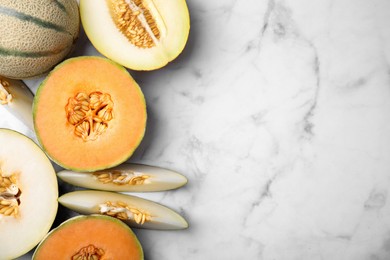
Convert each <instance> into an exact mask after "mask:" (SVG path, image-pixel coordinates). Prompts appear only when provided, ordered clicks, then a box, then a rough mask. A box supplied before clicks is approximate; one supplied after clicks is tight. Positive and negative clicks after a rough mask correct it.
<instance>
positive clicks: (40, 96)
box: [33, 57, 146, 171]
mask: <svg viewBox="0 0 390 260" xmlns="http://www.w3.org/2000/svg"><path fill="white" fill-rule="evenodd" d="M95 91H99V92H102V93H108V94H109V95H110V96H111V99H112V101H113V103H114V107H113V115H114V118H113V119H112V120H111V121H110V122H108V128H107V129H106V131H105V132H104V133H103V134H101V135H100V136H99V137H98V139H97V140H90V141H84V140H82V139H81V138H80V137H78V136H76V135H75V134H74V126H73V125H72V124H70V123H69V122H68V119H67V112H66V109H65V107H66V105H67V103H68V100H69V98H71V97H74V96H75V95H77V93H79V92H83V93H86V94H89V93H92V92H95ZM33 113H34V126H35V130H36V133H37V137H38V140H39V141H40V143H41V145H42V147H43V149H44V150H45V151H46V152H47V154H48V155H49V156H50V157H51V159H52V160H53V161H55V162H56V163H57V164H59V165H61V166H62V167H64V168H67V169H72V170H75V171H93V170H99V169H105V168H108V167H113V166H116V165H118V164H120V163H122V162H124V161H125V160H127V159H128V158H129V157H130V156H131V154H132V153H133V152H134V150H135V149H136V147H137V146H138V145H139V143H140V142H141V140H142V138H143V135H144V132H145V127H146V104H145V99H144V96H143V94H142V92H141V90H140V88H139V86H138V84H137V83H136V82H135V81H134V80H133V78H132V77H131V76H130V74H129V73H128V72H127V71H126V70H125V69H124V68H123V67H121V66H120V65H117V64H116V63H113V62H111V61H109V60H108V59H104V58H100V57H78V58H72V59H69V60H66V61H65V62H63V63H61V64H60V65H59V66H57V67H56V68H55V69H54V70H53V71H52V72H51V73H50V74H49V75H48V77H47V78H46V79H45V80H44V82H43V83H42V84H41V85H40V87H39V88H38V91H37V94H36V96H35V98H34V105H33Z"/></svg>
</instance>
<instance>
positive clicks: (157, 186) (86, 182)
mask: <svg viewBox="0 0 390 260" xmlns="http://www.w3.org/2000/svg"><path fill="white" fill-rule="evenodd" d="M57 176H58V177H59V178H60V179H62V180H63V181H65V182H68V183H70V184H73V185H75V186H79V187H83V188H88V189H94V190H107V191H132V192H143V191H164V190H171V189H176V188H179V187H181V186H183V185H185V184H186V183H187V179H186V178H185V177H184V176H183V175H181V174H179V173H177V172H174V171H171V170H167V169H163V168H160V167H154V166H148V165H141V164H131V163H123V164H121V165H119V166H117V167H114V168H111V169H107V170H103V171H98V172H93V173H87V172H74V171H68V170H63V171H60V172H58V173H57Z"/></svg>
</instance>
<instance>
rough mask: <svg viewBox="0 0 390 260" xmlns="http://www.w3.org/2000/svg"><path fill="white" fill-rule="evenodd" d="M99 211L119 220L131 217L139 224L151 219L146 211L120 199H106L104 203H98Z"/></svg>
mask: <svg viewBox="0 0 390 260" xmlns="http://www.w3.org/2000/svg"><path fill="white" fill-rule="evenodd" d="M99 213H100V214H103V215H108V216H111V217H115V218H118V219H121V220H129V219H132V220H134V221H135V223H137V224H140V225H143V224H144V223H145V222H147V221H150V220H151V219H152V216H151V215H150V214H149V213H148V212H146V211H141V210H139V209H137V208H135V207H131V206H129V205H127V204H126V203H124V202H121V201H117V202H111V201H107V202H106V203H104V204H100V205H99Z"/></svg>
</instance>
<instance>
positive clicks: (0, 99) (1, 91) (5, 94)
mask: <svg viewBox="0 0 390 260" xmlns="http://www.w3.org/2000/svg"><path fill="white" fill-rule="evenodd" d="M8 88H9V82H8V81H6V80H5V79H0V104H1V105H7V104H9V103H11V101H12V95H11V93H10V92H9V89H8Z"/></svg>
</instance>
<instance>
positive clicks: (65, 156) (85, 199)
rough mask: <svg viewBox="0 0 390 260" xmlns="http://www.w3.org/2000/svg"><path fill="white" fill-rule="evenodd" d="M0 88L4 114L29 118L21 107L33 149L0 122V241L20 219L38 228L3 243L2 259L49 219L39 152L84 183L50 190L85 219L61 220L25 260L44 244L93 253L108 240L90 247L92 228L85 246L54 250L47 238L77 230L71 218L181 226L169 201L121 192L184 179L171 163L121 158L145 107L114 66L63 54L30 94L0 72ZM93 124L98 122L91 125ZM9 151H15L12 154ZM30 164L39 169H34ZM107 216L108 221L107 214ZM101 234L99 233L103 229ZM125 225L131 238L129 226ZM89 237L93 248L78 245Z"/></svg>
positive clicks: (47, 182) (46, 173)
mask: <svg viewBox="0 0 390 260" xmlns="http://www.w3.org/2000/svg"><path fill="white" fill-rule="evenodd" d="M1 86H2V89H0V93H1V94H0V95H1V96H0V97H2V101H3V104H4V105H6V106H7V109H8V110H9V111H10V112H11V113H14V114H15V115H16V116H19V118H20V119H21V120H24V122H25V123H26V125H28V126H31V122H30V121H29V120H30V119H29V117H28V116H26V115H27V114H28V113H31V115H33V124H34V130H35V133H36V135H37V139H38V141H39V145H40V147H39V146H38V145H37V144H35V143H33V141H31V140H29V139H28V138H26V137H24V136H23V135H21V134H18V133H16V132H13V131H10V130H1V132H4V133H3V139H2V140H0V142H1V143H4V144H7V145H6V146H3V147H2V153H0V158H1V163H0V170H1V171H0V180H2V182H1V183H0V187H2V188H1V191H2V193H1V194H0V216H1V217H2V219H3V220H0V221H3V224H2V225H3V226H4V228H3V230H2V231H3V232H4V234H5V235H4V236H2V237H1V239H3V240H4V241H1V240H0V243H2V244H3V245H8V244H9V243H13V242H12V240H9V239H8V235H7V234H8V233H9V234H11V233H14V232H16V233H19V232H18V230H20V231H22V230H24V229H25V228H26V225H33V226H34V230H35V229H39V230H41V233H39V234H38V233H34V232H33V233H31V236H33V238H34V239H27V240H26V241H28V243H27V244H26V245H25V247H20V244H18V247H13V246H7V248H8V249H9V250H10V251H9V252H7V251H2V252H1V253H0V254H2V255H4V256H5V257H16V256H18V255H20V254H24V253H25V252H26V250H27V251H28V250H30V249H31V248H32V247H33V246H35V245H36V244H37V243H38V242H39V241H41V239H42V238H43V236H44V235H45V234H46V233H47V231H48V230H49V228H50V226H51V224H52V223H53V221H54V218H55V216H56V213H57V198H58V188H57V183H56V175H55V172H54V169H53V167H52V165H51V164H50V161H49V159H48V158H47V157H46V156H45V155H47V156H48V157H49V158H50V159H51V160H52V161H54V162H56V163H57V164H59V165H60V166H62V167H63V168H65V169H66V170H62V171H60V172H58V174H57V176H58V177H59V178H60V179H62V180H63V181H65V182H68V183H70V184H73V185H75V186H78V187H82V188H84V190H79V191H74V192H70V193H67V194H63V195H62V196H60V197H59V198H58V201H59V203H60V204H62V205H63V206H65V207H67V208H69V209H71V210H73V211H76V212H78V213H80V214H83V215H88V216H89V215H93V217H92V216H91V217H90V218H88V219H78V218H76V219H71V220H69V221H67V222H66V224H64V225H60V226H59V227H58V228H57V229H55V230H53V231H52V232H50V234H49V235H47V236H46V237H45V239H44V240H42V241H41V243H40V245H39V246H38V248H37V252H40V253H36V254H35V256H34V259H45V258H42V257H47V256H48V255H47V254H46V253H45V252H47V251H52V250H54V248H55V246H59V247H60V249H61V250H64V251H66V253H67V254H68V255H67V256H69V254H70V255H71V256H74V255H76V256H77V257H78V254H79V255H81V256H89V255H88V254H89V253H86V252H87V251H88V250H89V251H91V252H92V251H93V252H94V254H95V253H96V254H98V253H97V252H100V251H96V250H98V249H96V248H106V247H107V246H109V243H108V242H107V243H108V244H107V245H104V246H102V245H100V246H99V245H98V244H97V243H98V242H96V241H95V239H94V237H93V236H86V238H85V239H87V238H89V239H90V240H89V242H88V243H87V244H85V245H84V244H77V245H76V247H78V248H77V252H79V253H77V254H76V253H74V252H73V251H74V250H75V248H74V246H75V245H73V244H72V245H71V246H70V247H69V248H68V249H64V248H63V247H64V245H60V244H58V243H55V242H50V240H51V239H52V237H53V240H54V241H56V237H57V236H58V233H61V232H65V233H66V232H68V231H67V230H68V229H73V228H80V227H79V226H80V225H86V227H85V228H86V229H88V228H90V229H96V228H97V227H95V226H94V225H101V222H102V221H103V222H104V221H106V222H107V221H108V220H107V219H105V218H103V219H101V218H99V217H98V216H97V215H100V216H107V217H110V218H116V219H119V220H121V221H123V222H124V223H126V224H128V226H130V227H135V228H149V229H170V230H173V229H184V228H187V227H188V224H187V222H186V220H185V219H184V218H183V217H182V216H180V215H179V214H178V213H176V212H175V211H173V210H172V209H170V208H168V207H166V206H163V205H161V204H158V203H156V202H153V201H150V200H146V199H143V198H140V197H136V196H132V195H129V194H128V192H144V191H148V192H150V191H166V190H172V189H177V188H179V187H181V186H183V185H185V184H186V183H187V179H186V178H185V177H184V176H183V175H181V174H179V173H177V172H174V171H171V170H167V169H163V168H159V167H153V166H147V165H141V164H131V163H126V162H125V161H126V160H127V159H128V158H129V157H130V156H131V155H132V153H133V152H134V150H135V149H136V147H137V146H138V145H139V143H140V142H141V139H142V138H143V135H144V131H145V127H146V105H145V100H144V97H143V94H142V92H141V90H140V88H139V86H138V84H137V83H136V82H135V81H134V80H133V79H132V78H131V76H130V74H129V73H128V72H127V71H126V70H125V69H123V68H122V67H121V66H120V65H118V64H115V63H113V62H111V61H110V60H108V59H105V58H101V57H78V58H72V59H68V60H66V61H64V62H63V63H61V64H60V65H58V66H57V67H56V68H55V69H54V70H52V71H51V72H50V73H49V75H48V76H47V78H46V79H45V80H44V81H43V82H42V84H41V85H40V87H39V88H38V91H37V94H36V95H35V97H34V99H32V95H31V93H30V92H29V91H28V88H26V87H25V85H23V84H22V83H21V82H20V81H16V80H9V79H7V78H2V79H1ZM61 90H62V91H61ZM29 102H32V110H31V109H30V110H29V109H27V108H29V107H30V106H28V103H29ZM26 118H27V119H28V120H25V119H26ZM102 125H103V126H104V129H103V128H99V127H101V126H102ZM80 129H81V130H80ZM80 132H82V133H80ZM0 139H1V135H0ZM13 139H15V141H12V140H13ZM28 147H31V148H28ZM11 148H12V149H13V150H12V149H11ZM27 148H28V149H27ZM40 148H42V150H41V149H40ZM19 150H22V151H23V152H22V153H21V154H20V156H19V155H18V151H19ZM43 151H44V152H43ZM118 151H119V152H118ZM27 157H30V159H29V160H27V159H26V158H27ZM37 158H41V159H37ZM26 161H27V162H26ZM41 161H42V162H41ZM20 165H23V167H22V166H20ZM38 166H39V167H42V166H44V169H43V170H39V167H38ZM35 171H39V172H38V173H36V172H35ZM34 174H35V175H34ZM13 187H16V188H15V189H16V190H15V191H14V190H12V189H13ZM85 189H86V190H85ZM124 192H126V193H124ZM35 204H38V205H39V206H40V207H36V205H35ZM11 209H12V211H11ZM35 209H36V210H35ZM37 219H39V220H40V221H36V220H37ZM87 220H88V221H87ZM95 222H96V224H95ZM83 223H85V224H83ZM99 223H100V224H99ZM107 223H109V224H110V225H111V224H114V225H117V224H115V223H116V222H112V221H111V222H107ZM73 226H74V227H73ZM117 227H120V226H118V225H117ZM62 229H64V231H61V230H62ZM101 232H105V231H104V229H103V230H101ZM125 233H126V234H128V236H130V238H131V239H132V240H133V241H135V242H134V243H135V244H136V245H138V244H139V242H137V239H136V237H135V236H134V234H133V235H132V233H131V232H130V231H126V232H125ZM28 234H30V233H28ZM34 234H35V235H34ZM10 236H11V235H10ZM69 239H70V238H69ZM103 240H104V239H103ZM10 241H11V242H10ZM104 241H105V240H104ZM104 241H103V242H102V241H100V242H99V243H104ZM107 241H108V240H107ZM124 241H127V240H126V239H124ZM83 243H86V242H83ZM137 243H138V244H137ZM89 245H93V246H94V247H93V248H95V249H93V248H92V247H91V248H90V249H88V246H89ZM46 247H49V248H51V249H50V250H48V249H46ZM135 248H136V249H137V250H138V251H137V250H136V251H137V255H139V256H142V255H143V254H142V247H140V246H135ZM72 250H73V251H72ZM89 251H88V252H89ZM109 252H111V251H110V250H109ZM140 252H141V253H140ZM100 253H101V252H100ZM91 254H92V253H91ZM102 254H103V253H102ZM107 254H108V253H107V252H106V253H105V255H107ZM97 256H99V255H97ZM91 257H92V256H91ZM75 259H77V258H75ZM80 259H81V258H80ZM91 259H92V258H91ZM98 259H99V258H98ZM140 259H142V257H141V258H140Z"/></svg>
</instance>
